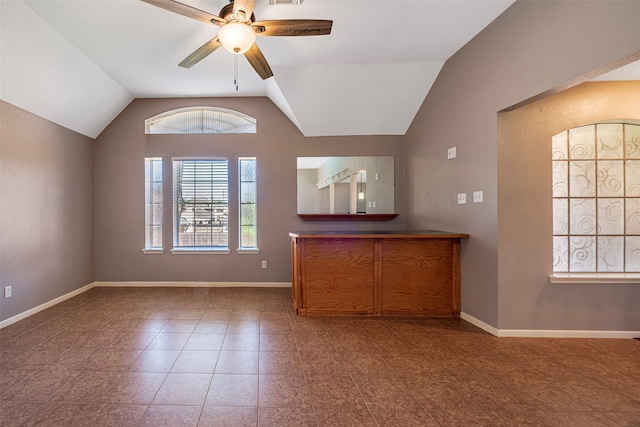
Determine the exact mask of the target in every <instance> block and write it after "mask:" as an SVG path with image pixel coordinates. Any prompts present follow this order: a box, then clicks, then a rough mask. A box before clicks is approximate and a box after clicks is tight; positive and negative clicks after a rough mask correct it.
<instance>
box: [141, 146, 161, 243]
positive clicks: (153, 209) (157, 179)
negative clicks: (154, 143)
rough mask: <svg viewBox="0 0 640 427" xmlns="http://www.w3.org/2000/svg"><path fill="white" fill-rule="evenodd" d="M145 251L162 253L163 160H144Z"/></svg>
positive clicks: (155, 158)
mask: <svg viewBox="0 0 640 427" xmlns="http://www.w3.org/2000/svg"><path fill="white" fill-rule="evenodd" d="M144 200H145V204H144V250H145V251H150V252H153V251H162V159H161V158H159V157H147V158H145V159H144Z"/></svg>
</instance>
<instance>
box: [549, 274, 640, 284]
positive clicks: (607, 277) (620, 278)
mask: <svg viewBox="0 0 640 427" xmlns="http://www.w3.org/2000/svg"><path fill="white" fill-rule="evenodd" d="M549 281H550V282H551V283H640V273H554V274H551V275H549Z"/></svg>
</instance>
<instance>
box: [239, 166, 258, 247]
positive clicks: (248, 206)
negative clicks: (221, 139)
mask: <svg viewBox="0 0 640 427" xmlns="http://www.w3.org/2000/svg"><path fill="white" fill-rule="evenodd" d="M238 170H239V171H240V173H239V175H240V185H239V188H240V198H239V199H240V237H239V242H240V244H239V249H240V250H247V249H249V250H251V249H258V214H257V212H258V210H257V198H256V194H257V191H256V190H257V187H256V158H255V157H241V158H239V159H238Z"/></svg>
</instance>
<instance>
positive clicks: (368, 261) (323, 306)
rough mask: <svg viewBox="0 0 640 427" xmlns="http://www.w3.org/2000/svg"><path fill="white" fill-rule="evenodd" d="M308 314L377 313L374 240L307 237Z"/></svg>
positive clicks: (306, 300) (305, 299) (306, 280)
mask: <svg viewBox="0 0 640 427" xmlns="http://www.w3.org/2000/svg"><path fill="white" fill-rule="evenodd" d="M304 243H305V246H304V258H305V259H304V263H305V264H304V289H303V292H304V302H305V309H306V313H307V314H314V313H317V314H373V313H374V264H375V256H374V240H373V239H305V241H304Z"/></svg>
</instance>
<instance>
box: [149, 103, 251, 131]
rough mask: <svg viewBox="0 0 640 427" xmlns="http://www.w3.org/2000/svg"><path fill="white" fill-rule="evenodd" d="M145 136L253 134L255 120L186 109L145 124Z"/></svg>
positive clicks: (221, 110) (230, 112)
mask: <svg viewBox="0 0 640 427" xmlns="http://www.w3.org/2000/svg"><path fill="white" fill-rule="evenodd" d="M145 133H147V134H203V133H204V134H208V133H256V119H254V118H253V117H251V116H248V115H246V114H243V113H240V112H239V111H234V110H227V109H225V108H218V107H187V108H180V109H177V110H171V111H166V112H164V113H161V114H158V115H157V116H154V117H151V118H149V119H147V120H145Z"/></svg>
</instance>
